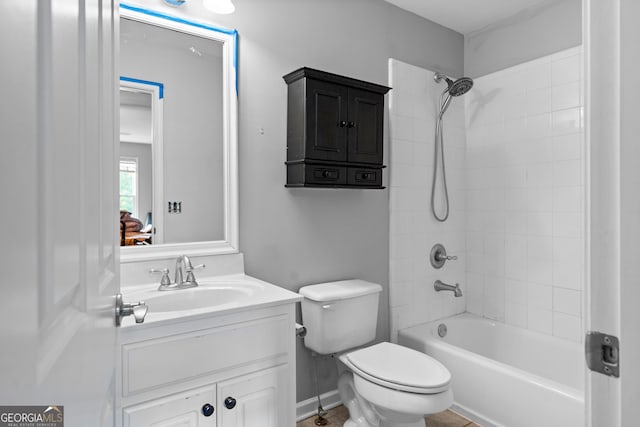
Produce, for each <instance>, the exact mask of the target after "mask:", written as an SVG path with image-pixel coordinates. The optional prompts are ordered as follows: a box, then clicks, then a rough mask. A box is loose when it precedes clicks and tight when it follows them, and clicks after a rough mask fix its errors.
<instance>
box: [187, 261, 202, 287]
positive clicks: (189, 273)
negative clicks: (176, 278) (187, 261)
mask: <svg viewBox="0 0 640 427" xmlns="http://www.w3.org/2000/svg"><path fill="white" fill-rule="evenodd" d="M205 267H206V265H204V264H198V265H194V266H193V267H191V268H188V269H187V280H186V281H187V282H191V283H196V276H195V275H194V274H193V270H197V269H199V268H205Z"/></svg>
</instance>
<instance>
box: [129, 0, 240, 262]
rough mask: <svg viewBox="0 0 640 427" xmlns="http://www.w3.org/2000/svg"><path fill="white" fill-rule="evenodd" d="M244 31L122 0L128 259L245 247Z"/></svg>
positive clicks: (223, 250)
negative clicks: (241, 210) (240, 131)
mask: <svg viewBox="0 0 640 427" xmlns="http://www.w3.org/2000/svg"><path fill="white" fill-rule="evenodd" d="M236 61H237V32H236V31H235V30H227V29H223V28H218V27H216V26H213V25H210V24H207V23H204V22H195V21H190V20H186V19H184V18H178V17H175V16H171V15H167V14H165V13H161V12H158V11H153V10H150V9H143V8H139V7H135V6H131V5H127V4H124V3H121V4H120V74H121V77H120V121H121V126H120V159H119V160H120V161H119V164H118V166H119V168H120V184H121V185H120V222H121V224H120V244H121V252H120V253H121V261H122V262H134V261H142V260H148V259H156V258H170V257H174V256H177V255H179V254H188V255H212V254H221V253H232V252H237V251H238V207H237V206H238V194H237V191H238V189H237V188H238V187H237V72H236V69H237V67H236Z"/></svg>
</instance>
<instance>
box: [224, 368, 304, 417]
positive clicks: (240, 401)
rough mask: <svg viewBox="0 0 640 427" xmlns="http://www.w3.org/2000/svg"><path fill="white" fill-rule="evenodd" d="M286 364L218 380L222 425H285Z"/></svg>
mask: <svg viewBox="0 0 640 427" xmlns="http://www.w3.org/2000/svg"><path fill="white" fill-rule="evenodd" d="M286 381H287V365H286V364H285V365H280V366H277V367H274V368H270V369H265V370H263V371H260V372H255V373H253V374H249V375H244V376H241V377H237V378H233V379H231V380H228V381H224V382H221V383H218V403H217V408H218V410H219V414H218V416H219V421H220V425H219V427H256V426H260V427H283V426H287V425H293V423H294V422H295V421H294V420H288V419H287V418H288V417H287V406H286V399H283V398H282V395H283V394H285V393H286V385H287V383H286Z"/></svg>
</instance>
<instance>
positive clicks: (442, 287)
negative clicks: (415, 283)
mask: <svg viewBox="0 0 640 427" xmlns="http://www.w3.org/2000/svg"><path fill="white" fill-rule="evenodd" d="M433 289H435V290H436V291H437V292H440V291H451V292H453V295H455V296H456V297H461V296H462V289H460V285H459V284H458V283H456V284H455V286H454V285H447V284H446V283H444V282H442V281H440V280H436V281H435V282H434V283H433Z"/></svg>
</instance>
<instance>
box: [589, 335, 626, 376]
mask: <svg viewBox="0 0 640 427" xmlns="http://www.w3.org/2000/svg"><path fill="white" fill-rule="evenodd" d="M585 353H586V358H587V366H588V367H589V369H591V370H592V371H594V372H600V373H601V374H604V375H607V376H610V377H616V378H618V377H619V376H620V341H619V340H618V337H615V336H613V335H609V334H603V333H602V332H594V331H589V332H587V336H586V337H585Z"/></svg>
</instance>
